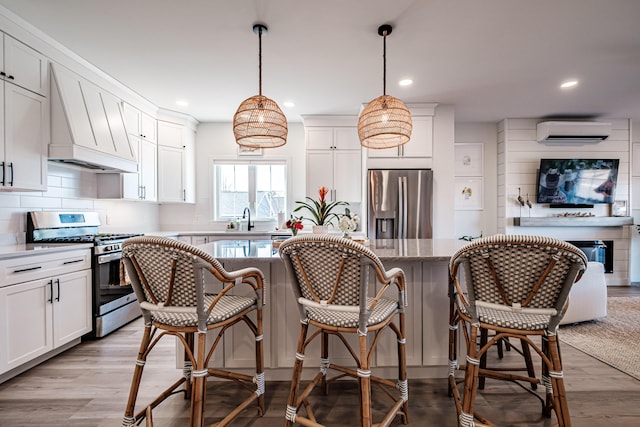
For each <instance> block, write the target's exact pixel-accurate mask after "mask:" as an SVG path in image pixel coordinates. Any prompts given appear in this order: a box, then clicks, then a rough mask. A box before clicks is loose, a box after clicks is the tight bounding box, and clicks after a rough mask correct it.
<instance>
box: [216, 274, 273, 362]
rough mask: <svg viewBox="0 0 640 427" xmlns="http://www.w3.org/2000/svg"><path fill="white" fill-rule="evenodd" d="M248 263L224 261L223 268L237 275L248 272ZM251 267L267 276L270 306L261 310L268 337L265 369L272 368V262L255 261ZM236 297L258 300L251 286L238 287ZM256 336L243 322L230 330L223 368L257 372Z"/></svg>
mask: <svg viewBox="0 0 640 427" xmlns="http://www.w3.org/2000/svg"><path fill="white" fill-rule="evenodd" d="M246 266H247V263H246V261H224V268H225V270H227V271H235V270H240V269H242V268H245V267H246ZM251 266H252V267H256V268H259V269H260V270H261V271H262V273H263V274H264V283H263V286H264V288H263V289H264V298H265V299H266V302H267V304H266V305H264V306H263V307H262V333H263V335H265V339H263V340H262V342H263V346H264V347H263V350H264V352H263V354H264V366H265V367H271V366H272V363H271V340H270V339H266V337H267V336H268V335H269V334H270V333H271V331H272V328H271V310H270V308H269V307H270V305H269V302H270V300H271V297H270V293H271V285H270V277H271V262H269V261H254V262H252V264H251ZM233 294H234V295H244V296H255V293H254V292H253V291H252V290H251V289H250V288H249V286H248V285H242V286H239V287H236V288H235V289H234V291H233ZM249 317H250V318H251V320H253V322H256V312H253V313H251V314H250V315H249ZM255 343H256V340H255V335H254V334H253V332H252V331H251V330H250V329H249V328H248V327H247V326H246V325H245V324H244V323H242V322H240V323H238V324H237V325H236V326H234V327H233V328H231V329H229V330H228V331H227V332H226V333H225V336H224V366H225V368H254V369H255V366H256V353H255Z"/></svg>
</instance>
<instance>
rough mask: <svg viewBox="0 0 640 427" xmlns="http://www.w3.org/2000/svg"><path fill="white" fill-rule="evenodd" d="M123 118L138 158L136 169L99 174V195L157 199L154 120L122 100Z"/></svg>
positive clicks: (156, 157) (156, 150) (155, 123)
mask: <svg viewBox="0 0 640 427" xmlns="http://www.w3.org/2000/svg"><path fill="white" fill-rule="evenodd" d="M124 120H125V127H126V130H127V133H128V137H129V142H130V143H131V146H132V148H133V149H134V151H135V157H136V158H137V159H138V172H137V173H124V174H100V175H98V197H99V198H109V199H112V198H117V199H127V200H144V201H148V202H155V201H157V200H158V196H157V187H158V174H157V171H158V144H157V142H156V135H157V132H156V130H157V120H156V119H154V118H152V117H151V116H149V115H148V114H146V113H143V112H142V111H140V110H138V109H137V108H135V107H133V106H131V105H129V104H124Z"/></svg>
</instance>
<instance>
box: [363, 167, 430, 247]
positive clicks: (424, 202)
mask: <svg viewBox="0 0 640 427" xmlns="http://www.w3.org/2000/svg"><path fill="white" fill-rule="evenodd" d="M368 180H369V182H368V191H367V193H368V201H367V222H368V227H367V233H368V237H369V239H430V238H431V237H432V235H433V234H432V232H433V212H432V211H433V209H432V194H433V171H432V170H431V169H369V173H368Z"/></svg>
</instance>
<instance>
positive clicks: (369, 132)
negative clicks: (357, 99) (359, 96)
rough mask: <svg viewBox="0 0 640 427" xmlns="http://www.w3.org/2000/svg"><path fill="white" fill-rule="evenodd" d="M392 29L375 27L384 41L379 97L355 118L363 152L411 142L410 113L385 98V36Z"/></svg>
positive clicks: (397, 103)
mask: <svg viewBox="0 0 640 427" xmlns="http://www.w3.org/2000/svg"><path fill="white" fill-rule="evenodd" d="M391 29H392V28H391V25H386V24H385V25H381V26H380V27H378V34H379V35H381V36H382V37H383V49H384V50H383V55H382V58H383V64H384V65H383V74H382V96H379V97H378V98H376V99H374V100H373V101H371V102H370V103H369V104H367V106H366V107H365V108H364V109H363V110H362V112H361V113H360V117H359V118H358V136H359V137H360V144H361V145H362V146H363V147H366V148H378V149H379V148H393V147H399V146H400V145H404V144H406V143H407V142H408V141H409V139H410V138H411V130H412V129H413V125H412V124H411V113H410V112H409V108H407V106H406V105H405V104H404V102H402V101H401V100H399V99H398V98H394V97H393V96H390V95H387V36H388V35H389V34H391Z"/></svg>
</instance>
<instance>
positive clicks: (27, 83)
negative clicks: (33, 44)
mask: <svg viewBox="0 0 640 427" xmlns="http://www.w3.org/2000/svg"><path fill="white" fill-rule="evenodd" d="M0 37H2V43H3V46H2V47H3V48H2V50H0V67H1V69H0V78H2V79H3V80H4V81H6V82H11V83H13V84H15V85H18V86H20V87H23V88H25V89H27V90H29V91H31V92H34V93H37V94H38V95H42V96H45V97H46V96H47V92H48V87H49V86H48V84H47V65H48V62H47V58H46V57H45V56H44V55H42V54H41V53H40V52H37V51H35V50H34V49H32V48H30V47H29V46H27V45H26V44H24V43H22V42H21V41H19V40H16V39H14V38H13V37H11V36H9V35H8V34H4V33H0Z"/></svg>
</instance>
